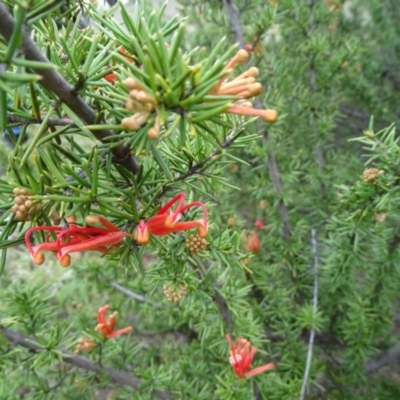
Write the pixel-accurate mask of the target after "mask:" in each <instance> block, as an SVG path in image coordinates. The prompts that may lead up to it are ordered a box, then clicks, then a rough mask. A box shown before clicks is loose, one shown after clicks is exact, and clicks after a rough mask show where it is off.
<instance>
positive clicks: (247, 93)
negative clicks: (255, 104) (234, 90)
mask: <svg viewBox="0 0 400 400" xmlns="http://www.w3.org/2000/svg"><path fill="white" fill-rule="evenodd" d="M244 89H245V90H243V91H242V92H240V93H238V96H240V97H242V98H243V99H248V98H250V97H255V96H258V95H259V94H260V93H261V92H262V85H261V83H260V82H255V83H252V84H251V85H248V86H246V87H245V88H244Z"/></svg>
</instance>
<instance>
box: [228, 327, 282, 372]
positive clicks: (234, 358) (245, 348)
mask: <svg viewBox="0 0 400 400" xmlns="http://www.w3.org/2000/svg"><path fill="white" fill-rule="evenodd" d="M225 337H226V340H227V341H228V343H229V347H230V351H229V362H230V364H231V365H232V367H233V371H234V372H235V374H236V376H237V377H238V378H239V379H243V378H250V377H252V376H254V375H258V374H261V373H262V372H265V371H268V370H270V369H273V368H275V364H274V363H272V362H271V363H268V364H265V365H262V366H261V367H257V368H254V369H252V370H251V371H249V369H250V365H251V363H252V361H253V358H254V355H255V354H256V352H257V349H256V348H255V347H254V346H251V343H250V342H249V341H248V340H246V339H243V338H239V339H236V340H235V342H233V341H232V339H231V336H230V335H229V334H226V335H225Z"/></svg>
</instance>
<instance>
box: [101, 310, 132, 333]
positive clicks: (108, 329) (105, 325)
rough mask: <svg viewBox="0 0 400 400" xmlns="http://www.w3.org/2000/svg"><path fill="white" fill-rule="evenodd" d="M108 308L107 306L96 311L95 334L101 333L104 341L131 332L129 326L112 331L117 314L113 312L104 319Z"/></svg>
mask: <svg viewBox="0 0 400 400" xmlns="http://www.w3.org/2000/svg"><path fill="white" fill-rule="evenodd" d="M109 308H110V306H109V305H108V304H107V305H105V306H103V307H100V308H99V309H98V311H97V326H96V328H95V330H96V331H97V332H100V333H102V334H103V336H104V337H105V338H106V339H112V338H114V337H117V336H119V335H123V334H124V333H129V332H131V331H132V327H131V326H128V327H126V328H123V329H118V330H117V331H114V328H115V324H116V318H117V315H118V313H117V312H113V313H112V314H111V315H110V316H109V317H108V318H106V315H107V310H108V309H109Z"/></svg>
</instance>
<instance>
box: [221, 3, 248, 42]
mask: <svg viewBox="0 0 400 400" xmlns="http://www.w3.org/2000/svg"><path fill="white" fill-rule="evenodd" d="M223 3H224V7H225V9H226V13H227V14H228V17H229V22H230V25H231V29H232V31H233V33H234V35H235V41H236V42H237V43H238V44H239V47H240V48H241V49H243V48H244V45H245V43H244V37H243V32H242V28H241V26H240V17H239V13H238V12H237V11H236V9H235V6H234V4H233V0H223Z"/></svg>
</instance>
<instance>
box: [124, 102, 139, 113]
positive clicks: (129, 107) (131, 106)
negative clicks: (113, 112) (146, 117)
mask: <svg viewBox="0 0 400 400" xmlns="http://www.w3.org/2000/svg"><path fill="white" fill-rule="evenodd" d="M125 108H126V109H127V110H129V111H135V112H136V111H142V109H143V107H142V106H141V105H139V104H137V103H135V102H133V101H131V100H128V101H127V102H126V103H125Z"/></svg>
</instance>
